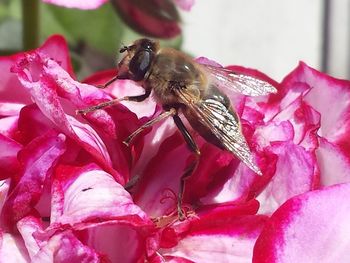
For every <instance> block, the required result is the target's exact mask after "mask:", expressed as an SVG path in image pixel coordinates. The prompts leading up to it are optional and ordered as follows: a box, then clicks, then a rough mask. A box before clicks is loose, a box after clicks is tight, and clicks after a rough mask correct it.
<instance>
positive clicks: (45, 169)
mask: <svg viewBox="0 0 350 263" xmlns="http://www.w3.org/2000/svg"><path fill="white" fill-rule="evenodd" d="M64 141H65V136H64V135H63V134H57V133H56V132H49V133H47V134H45V135H43V136H41V137H38V138H37V139H35V140H33V141H32V142H31V143H30V144H28V145H27V146H26V147H25V148H23V150H21V152H20V153H19V155H18V160H19V162H20V163H21V164H22V167H21V168H22V172H21V176H20V177H19V178H20V180H19V182H18V183H17V185H16V186H15V187H14V189H13V190H12V191H11V192H10V193H9V196H8V197H7V200H6V202H5V204H4V207H3V210H2V214H1V216H2V218H3V219H4V220H5V224H6V226H7V227H9V228H12V227H13V223H15V222H17V221H18V220H20V219H21V218H23V217H24V216H26V215H28V214H29V213H31V212H33V211H34V206H35V204H36V203H37V202H38V201H39V199H40V197H41V194H42V192H43V185H44V182H45V180H46V179H48V178H49V177H50V175H51V172H52V168H53V167H54V165H55V163H56V162H57V159H58V158H59V157H60V156H61V155H62V154H63V152H64V151H65V145H64ZM14 183H15V182H14Z"/></svg>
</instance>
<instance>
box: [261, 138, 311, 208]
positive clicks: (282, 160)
mask: <svg viewBox="0 0 350 263" xmlns="http://www.w3.org/2000/svg"><path fill="white" fill-rule="evenodd" d="M269 150H270V151H271V152H272V153H274V154H276V155H277V158H278V160H277V163H276V172H275V174H274V176H273V177H272V179H271V181H270V182H269V184H268V185H267V186H266V188H265V189H264V190H263V192H262V193H261V194H260V195H259V196H258V200H259V201H260V203H261V207H260V210H259V212H260V213H262V214H271V213H272V212H274V211H275V210H276V209H277V208H278V207H279V206H280V205H281V204H283V203H284V202H285V201H286V200H288V199H289V198H291V197H293V196H295V195H298V194H302V193H305V192H308V191H310V190H313V188H314V187H315V185H316V183H317V179H318V177H317V176H316V171H317V163H316V158H315V156H314V155H313V154H312V153H310V152H308V151H306V150H305V149H304V148H303V147H301V146H298V145H295V144H292V143H291V142H281V143H275V144H273V145H272V146H271V147H270V148H269Z"/></svg>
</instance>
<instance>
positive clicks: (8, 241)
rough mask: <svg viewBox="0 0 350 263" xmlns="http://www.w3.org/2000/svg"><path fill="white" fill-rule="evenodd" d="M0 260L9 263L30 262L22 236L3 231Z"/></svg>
mask: <svg viewBox="0 0 350 263" xmlns="http://www.w3.org/2000/svg"><path fill="white" fill-rule="evenodd" d="M0 260H1V261H2V262H9V263H22V262H23V263H27V262H30V258H29V256H28V252H27V249H26V247H25V244H24V242H23V240H22V239H21V237H20V236H16V235H11V234H9V233H3V232H2V231H1V243H0Z"/></svg>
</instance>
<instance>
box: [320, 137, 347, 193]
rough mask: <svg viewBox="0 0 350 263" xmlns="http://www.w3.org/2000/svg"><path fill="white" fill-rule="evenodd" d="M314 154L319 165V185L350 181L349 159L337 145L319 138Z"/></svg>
mask: <svg viewBox="0 0 350 263" xmlns="http://www.w3.org/2000/svg"><path fill="white" fill-rule="evenodd" d="M316 156H317V160H318V162H319V166H320V174H321V178H320V184H321V185H323V186H329V185H333V184H339V183H348V182H350V161H349V159H348V158H346V156H345V155H344V152H343V151H342V150H341V148H340V147H339V146H337V145H335V144H333V143H330V142H328V141H327V140H326V139H323V138H321V139H320V147H319V148H318V149H317V150H316Z"/></svg>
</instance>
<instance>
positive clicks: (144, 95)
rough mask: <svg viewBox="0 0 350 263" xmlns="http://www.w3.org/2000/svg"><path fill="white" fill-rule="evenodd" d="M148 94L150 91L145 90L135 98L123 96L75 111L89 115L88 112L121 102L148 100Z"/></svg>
mask: <svg viewBox="0 0 350 263" xmlns="http://www.w3.org/2000/svg"><path fill="white" fill-rule="evenodd" d="M150 94H151V90H150V89H146V92H145V93H144V94H141V95H137V96H125V97H123V98H119V99H114V100H109V101H105V102H102V103H100V104H97V105H94V106H91V107H89V108H86V109H83V110H77V114H86V113H89V112H92V111H95V110H99V109H103V108H106V107H109V106H112V105H114V104H117V103H119V102H121V101H136V102H141V101H143V100H145V99H146V98H148V97H149V95H150Z"/></svg>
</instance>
